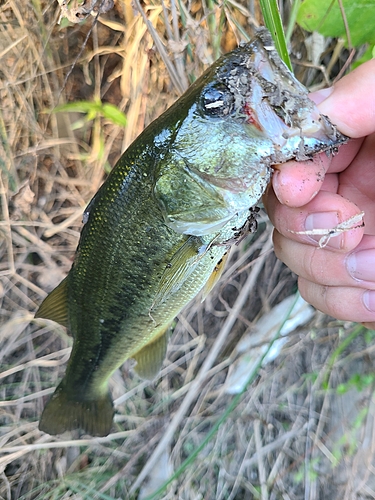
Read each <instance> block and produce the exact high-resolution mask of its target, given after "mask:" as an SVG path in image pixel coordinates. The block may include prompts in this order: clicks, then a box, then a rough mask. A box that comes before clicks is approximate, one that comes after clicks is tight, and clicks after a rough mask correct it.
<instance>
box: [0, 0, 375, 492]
mask: <svg viewBox="0 0 375 500" xmlns="http://www.w3.org/2000/svg"><path fill="white" fill-rule="evenodd" d="M250 4H251V5H252V3H250ZM143 7H144V9H145V12H146V13H147V17H148V21H149V23H150V25H151V26H152V27H153V29H152V28H151V27H150V25H149V26H148V27H146V25H145V24H144V21H143V20H142V18H141V16H140V15H139V14H137V12H136V10H134V8H133V6H132V4H131V3H130V1H128V0H125V1H124V2H120V1H118V2H116V5H115V8H114V9H113V10H112V11H110V12H109V13H108V14H107V15H106V16H105V18H103V19H102V20H99V22H98V23H97V24H96V25H94V26H93V19H89V20H88V21H87V22H86V23H85V24H84V25H83V26H80V25H75V26H73V27H72V26H69V27H63V26H58V25H57V24H56V21H57V19H58V17H59V13H58V5H57V2H42V1H40V2H39V1H38V0H34V1H31V0H28V1H24V0H8V1H6V2H2V4H1V6H0V61H1V65H0V99H1V111H0V120H1V121H0V131H1V143H2V149H0V153H1V156H0V174H1V184H0V196H1V222H0V278H1V282H0V298H1V299H0V300H1V311H0V314H1V316H0V318H1V319H0V366H1V370H0V379H1V384H0V391H1V401H0V422H1V428H0V498H1V499H7V500H9V499H19V498H23V499H28V500H29V499H36V498H41V499H47V498H48V499H68V498H69V499H76V500H78V499H102V498H103V499H115V498H116V499H119V498H120V499H127V498H132V497H133V496H134V495H135V498H136V497H137V494H138V493H134V494H133V493H130V492H133V490H134V488H135V486H137V485H138V483H139V482H140V481H139V479H140V478H142V477H143V475H144V472H147V471H148V472H150V469H152V471H153V475H154V476H155V475H156V472H158V473H159V474H160V475H161V477H162V478H164V479H167V478H168V477H169V476H170V475H171V473H172V472H173V471H175V470H177V469H178V467H179V466H180V465H181V464H182V463H183V461H184V460H185V459H186V458H187V457H188V456H189V455H190V454H191V453H192V452H193V451H194V450H195V449H196V448H197V447H198V446H199V445H200V444H201V443H202V441H203V440H204V439H205V437H206V436H207V434H208V432H209V431H210V430H211V429H212V428H213V426H214V425H215V423H216V422H217V421H218V419H219V418H220V417H221V416H222V415H223V414H224V412H225V411H226V409H227V408H228V407H229V404H230V403H231V401H232V400H233V397H234V396H232V395H231V394H229V393H228V390H227V389H228V377H229V376H230V374H231V373H232V372H233V371H235V370H236V367H237V366H238V365H239V363H240V362H241V354H240V352H239V350H238V344H239V341H240V339H242V338H244V337H246V336H247V335H248V334H249V332H251V331H253V329H254V325H255V321H256V319H257V318H258V317H259V316H260V315H261V314H262V313H264V312H265V311H269V310H270V309H271V308H272V307H273V305H274V304H276V303H278V302H280V300H281V299H283V298H284V297H287V296H288V295H290V294H291V293H292V292H293V291H294V290H295V279H294V277H293V276H292V275H291V274H290V273H289V271H288V270H286V269H285V268H284V266H282V265H281V264H280V263H279V262H277V261H276V259H275V257H274V256H273V254H272V253H271V252H265V249H266V248H267V245H269V243H268V242H269V237H270V231H271V229H270V227H269V226H268V225H267V224H266V223H265V222H264V223H262V224H261V231H260V232H259V235H258V237H257V238H256V239H254V241H252V242H249V241H247V242H243V244H242V245H241V246H240V247H239V248H237V249H236V250H235V251H234V252H233V253H232V255H231V260H230V262H229V264H228V267H227V272H226V273H225V274H224V277H223V279H222V281H221V284H220V285H219V286H218V287H217V289H216V290H215V292H214V293H213V294H212V295H211V296H210V297H209V298H208V299H207V300H206V302H205V303H203V304H201V303H200V300H199V299H197V300H196V301H195V302H194V303H193V304H192V305H191V306H190V307H189V308H187V309H186V310H185V311H184V312H183V313H181V314H180V316H179V318H178V322H177V324H176V327H175V333H174V336H173V338H172V341H171V345H170V348H169V352H168V358H167V360H166V363H165V365H164V369H163V370H162V372H161V373H160V375H159V377H158V378H157V379H156V380H155V381H154V382H152V383H150V382H142V381H140V380H139V379H138V378H137V377H136V376H135V375H134V374H133V373H132V371H131V370H130V367H129V364H125V365H124V366H123V367H122V369H121V370H119V371H118V372H117V373H116V374H115V376H114V377H113V380H112V382H111V390H112V393H113V395H114V397H115V398H117V399H116V409H117V416H116V424H115V429H116V432H114V433H113V434H111V435H110V436H108V437H106V438H101V439H81V440H79V441H77V440H76V439H75V437H76V436H74V435H73V434H69V435H67V436H61V437H51V436H49V435H46V434H43V433H42V432H40V431H39V430H38V428H37V422H38V418H39V416H40V414H41V411H42V408H43V405H44V403H45V401H46V398H47V397H48V396H49V395H50V394H51V393H52V392H53V390H54V387H55V386H56V383H57V381H58V380H59V378H60V377H61V376H62V374H63V371H64V366H65V363H66V361H67V358H68V356H69V351H70V345H71V342H70V339H69V338H68V337H67V335H66V333H65V331H64V329H63V328H62V327H59V326H57V325H56V324H53V323H47V322H46V321H40V320H39V321H36V320H33V312H34V311H35V310H36V308H37V306H38V304H40V302H41V300H42V299H43V298H44V297H45V295H46V293H47V292H49V291H50V290H51V289H52V288H53V287H54V286H55V285H56V284H57V283H58V282H59V281H60V280H61V278H62V277H63V276H64V275H65V274H66V273H67V271H68V270H69V268H70V265H71V261H72V258H73V255H74V250H75V247H76V244H77V240H78V236H79V230H80V225H81V214H82V210H83V208H84V207H85V206H86V204H87V202H88V201H89V199H90V197H91V196H92V195H93V194H94V192H95V191H96V190H97V188H98V186H99V185H100V184H101V182H102V181H103V178H104V171H105V169H108V168H109V166H110V165H113V164H114V163H115V161H116V160H117V158H118V157H119V156H120V154H121V152H122V151H123V150H124V149H125V148H126V147H127V146H128V145H129V143H130V142H131V141H132V140H133V139H134V138H135V137H136V136H137V135H138V134H139V133H140V132H141V131H142V130H143V128H144V127H145V126H146V125H147V124H148V123H149V122H150V121H151V120H152V119H154V118H155V117H156V116H158V115H159V114H160V113H161V112H162V111H163V110H164V109H165V108H166V107H167V106H168V105H170V104H171V103H172V102H173V101H174V100H175V99H176V98H177V96H178V95H179V93H180V92H181V91H182V90H183V89H184V88H186V86H187V85H188V84H189V82H191V81H192V80H193V79H194V78H195V77H196V76H197V75H199V74H200V73H201V72H202V71H203V69H204V68H205V67H206V66H207V65H208V64H209V63H210V62H212V61H213V60H214V59H215V58H216V57H217V56H218V55H219V53H220V51H227V50H230V49H231V48H232V47H233V46H235V45H236V43H237V42H238V41H240V40H243V39H244V37H245V35H246V33H247V34H248V35H249V34H251V31H252V29H253V27H254V26H255V25H256V24H257V20H258V21H259V19H260V16H259V11H258V10H257V8H254V11H251V12H250V11H248V10H247V8H248V7H247V6H245V3H237V2H235V1H228V2H226V3H224V4H223V5H221V4H220V5H218V4H214V3H212V2H211V1H210V0H207V3H206V2H203V3H200V2H186V3H175V2H174V1H173V0H171V2H168V1H166V2H164V4H163V3H161V4H159V3H157V4H153V3H151V2H149V1H148V0H146V2H145V3H144V4H143ZM285 16H286V17H287V12H286V13H285ZM86 39H87V43H86V44H85V40H86ZM158 40H161V41H162V42H163V44H164V45H163V46H164V52H163V51H162V52H160V50H161V48H162V47H163V46H162V47H161V46H160V43H158ZM292 46H293V47H295V53H297V52H298V55H299V57H301V58H302V59H299V61H300V63H301V62H302V64H299V66H298V67H297V75H298V76H299V78H300V79H303V80H304V81H305V82H308V83H309V84H312V83H314V85H316V86H319V85H321V82H323V84H324V82H325V80H327V79H328V80H329V79H331V78H332V77H333V76H334V74H335V73H334V72H335V68H336V71H337V66H338V63H337V55H338V56H339V58H338V60H339V62H340V58H345V54H343V53H342V52H340V51H338V50H336V51H335V47H336V46H335V43H334V42H331V43H330V44H326V47H325V53H324V54H323V55H321V58H320V60H319V62H318V63H317V62H315V63H314V64H311V61H309V60H308V58H307V56H306V49H305V47H306V45H305V38H304V35H303V34H302V33H301V32H300V31H299V30H296V31H295V32H294V36H293V42H292ZM332 54H334V55H335V57H336V60H334V61H333V62H332V59H331V55H332ZM305 62H306V64H305ZM73 66H74V67H73ZM98 97H99V98H101V99H102V100H103V101H106V102H111V103H113V104H116V105H117V106H119V108H120V109H122V110H123V111H124V112H125V113H126V115H127V118H128V126H127V128H126V129H125V130H124V129H121V128H120V127H118V126H115V125H113V124H111V123H108V122H105V121H104V120H103V119H101V118H96V119H95V120H93V121H92V122H86V123H83V124H82V127H81V128H78V129H76V130H75V131H72V123H73V122H76V121H77V120H79V119H80V120H81V119H82V116H75V115H70V114H69V115H68V114H63V113H59V114H51V113H49V112H46V110H51V109H53V108H55V107H56V106H57V105H58V104H61V103H64V102H68V101H73V100H82V99H94V98H98ZM254 259H255V260H254ZM250 292H251V293H250ZM352 332H353V325H350V324H342V323H338V322H335V321H332V320H330V319H329V318H326V317H324V316H322V315H320V314H315V316H314V319H313V320H312V321H311V322H310V323H309V324H308V326H305V327H304V328H303V329H301V328H300V329H299V330H297V331H294V332H293V333H291V334H290V335H289V337H290V339H289V342H288V343H287V344H286V346H285V347H284V348H283V351H282V353H281V354H280V355H279V356H278V357H277V359H276V360H275V361H273V362H272V363H270V364H268V365H267V366H265V367H264V368H262V369H260V370H259V371H258V374H257V377H256V379H255V381H254V382H253V383H252V384H251V386H250V387H249V388H248V390H247V391H246V392H245V393H244V394H243V396H242V397H241V398H239V401H238V404H237V405H236V406H235V408H234V409H233V411H232V413H231V414H230V415H229V416H228V417H227V418H226V419H225V420H224V422H223V423H222V424H221V425H220V427H219V429H218V432H217V433H216V435H214V436H213V437H212V439H210V440H209V441H208V443H207V444H206V446H204V448H203V450H201V452H200V453H199V454H198V457H197V458H196V460H195V461H193V462H192V463H191V464H190V465H189V466H188V467H187V468H186V469H185V470H184V471H183V472H182V473H181V474H180V475H179V477H178V478H177V479H176V480H175V481H174V482H173V483H172V485H171V486H170V487H169V488H168V489H167V490H166V492H164V493H163V494H162V495H159V498H165V499H167V498H168V499H176V498H180V499H183V500H190V499H191V500H197V499H204V500H214V499H215V500H219V499H220V500H224V499H226V500H228V499H231V500H234V499H237V500H239V499H252V498H254V499H260V498H262V499H264V500H265V499H270V500H272V499H279V498H283V499H292V500H295V499H298V500H299V499H309V500H313V499H326V498H330V499H331V498H332V499H334V498H344V499H348V500H351V499H357V498H358V499H365V498H374V496H375V476H374V463H373V461H372V460H373V454H374V453H373V452H374V443H373V436H374V431H373V426H374V419H375V404H374V398H373V376H372V374H373V371H374V368H373V365H374V360H375V355H374V348H373V346H372V343H373V337H372V336H371V334H370V333H367V334H365V333H360V334H359V335H358V336H356V338H355V339H353V341H352V342H351V343H350V345H348V346H347V347H346V349H345V350H342V349H340V347H339V346H340V345H342V342H343V339H345V338H347V337H348V336H350V335H351V334H352ZM352 336H353V337H354V335H352ZM337 349H338V351H337ZM340 384H341V385H340ZM337 388H338V389H339V390H337ZM343 389H346V392H343ZM155 449H157V450H159V451H160V455H159V457H157V459H156V460H155V463H156V465H153V466H152V467H150V466H151V465H152V464H153V459H154V458H155V454H152V453H153V450H155ZM142 470H143V471H144V472H141V471H142ZM137 478H138V481H137ZM144 484H145V483H144ZM159 484H160V481H159ZM132 488H133V489H132ZM143 488H144V486H143ZM150 489H151V490H152V488H151V487H150ZM142 495H143V498H144V497H145V496H146V493H145V490H144V489H143V490H142V491H141V495H140V497H142Z"/></svg>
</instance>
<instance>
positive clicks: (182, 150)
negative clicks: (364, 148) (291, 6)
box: [36, 29, 346, 436]
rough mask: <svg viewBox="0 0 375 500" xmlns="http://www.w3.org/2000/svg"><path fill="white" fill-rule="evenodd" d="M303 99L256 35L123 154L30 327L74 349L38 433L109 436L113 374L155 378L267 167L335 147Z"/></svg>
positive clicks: (243, 227) (256, 195)
mask: <svg viewBox="0 0 375 500" xmlns="http://www.w3.org/2000/svg"><path fill="white" fill-rule="evenodd" d="M307 94H308V93H307V90H306V89H305V87H304V86H303V85H301V84H300V83H299V82H298V81H297V80H296V79H295V78H294V76H293V75H292V74H291V73H290V72H289V70H288V69H287V67H286V66H285V65H284V64H283V63H282V62H281V60H280V58H279V56H278V54H277V52H276V50H275V48H274V46H273V42H272V39H271V37H270V35H269V33H268V31H267V30H265V29H260V30H259V31H258V32H257V34H256V36H255V38H254V40H253V41H252V42H251V43H248V44H245V45H242V46H240V47H239V48H237V49H235V50H234V51H233V52H231V53H229V54H227V55H224V56H223V57H221V58H220V59H219V60H218V61H216V62H215V63H214V64H213V65H212V66H211V67H210V68H209V69H208V70H207V71H206V72H205V73H204V74H203V75H202V76H201V77H200V78H199V79H198V80H197V81H196V82H195V83H194V84H193V85H192V86H191V87H190V88H189V89H188V91H187V92H186V93H185V94H184V95H183V96H182V97H181V98H180V99H178V100H177V102H176V103H175V104H174V105H173V106H172V107H171V108H169V109H168V110H167V111H166V112H165V113H164V114H163V115H161V116H160V117H159V118H158V119H157V120H155V121H154V122H153V123H151V124H150V125H149V126H148V127H147V128H146V129H145V130H144V132H143V133H142V134H141V135H140V136H139V137H138V138H137V139H136V140H135V141H134V142H133V144H132V145H131V146H130V147H129V148H128V149H127V151H126V152H125V153H124V154H123V156H122V157H121V159H120V160H119V162H118V164H117V165H116V166H115V168H114V169H113V170H112V172H111V173H110V175H109V176H108V178H107V180H106V182H105V183H104V184H103V185H102V186H101V188H100V189H99V191H98V192H97V193H96V195H95V196H94V198H93V199H92V200H91V202H90V203H89V205H88V207H87V209H86V211H85V213H84V226H83V229H82V234H81V238H80V241H79V245H78V248H77V252H76V256H75V261H74V263H73V265H72V268H71V270H70V272H69V274H68V276H67V277H66V278H65V279H64V280H63V281H62V282H61V284H60V285H59V286H58V287H57V288H56V289H55V290H54V291H52V292H51V293H50V295H49V296H48V297H47V298H46V299H45V300H44V302H43V303H42V305H41V306H40V308H39V310H38V311H37V313H36V317H42V318H49V319H52V320H55V321H57V322H59V323H61V324H62V325H65V326H66V327H67V328H68V331H69V332H70V333H71V334H72V335H73V338H74V343H73V350H72V353H71V356H70V359H69V362H68V365H67V369H66V373H65V376H64V378H63V379H62V381H61V383H60V385H59V386H58V387H57V389H56V391H55V393H54V394H53V396H52V398H51V400H50V401H49V402H48V403H47V405H46V407H45V409H44V411H43V414H42V417H41V420H40V424H39V428H40V429H41V430H43V431H45V432H48V433H49V434H59V433H62V432H64V431H66V430H72V429H82V430H83V431H84V432H86V433H89V434H92V435H97V436H104V435H106V434H108V433H109V432H110V430H111V426H112V420H113V414H114V410H113V403H112V399H111V396H110V394H109V390H108V380H109V378H110V377H111V375H112V373H113V372H114V371H115V370H116V369H117V368H118V367H119V366H120V365H121V364H122V363H123V362H124V361H125V360H126V359H128V358H134V359H135V360H136V362H137V364H136V366H135V370H136V371H137V372H138V373H139V375H140V376H141V377H144V378H153V377H154V376H155V374H156V373H157V372H158V371H159V369H160V367H161V365H162V363H163V360H164V357H165V353H166V348H167V333H166V332H167V330H168V327H169V325H170V324H171V322H172V321H173V319H174V318H175V316H176V315H177V314H178V313H179V312H180V311H181V309H182V308H183V307H184V306H185V305H186V304H188V303H189V302H190V301H191V300H192V299H193V298H194V297H195V296H196V295H197V294H198V293H199V292H200V291H202V289H203V294H204V295H205V294H207V293H208V292H209V291H210V289H211V288H212V287H213V286H214V284H215V283H216V281H217V280H218V278H219V277H220V274H221V271H222V269H223V266H224V263H225V255H226V252H227V251H228V248H229V247H230V245H232V244H233V243H235V242H236V241H238V240H239V239H241V238H242V237H243V236H244V234H246V232H247V231H248V230H249V228H252V227H253V226H254V222H253V221H254V214H253V212H252V207H254V206H255V205H256V203H257V202H258V200H259V199H260V197H261V196H262V194H263V193H264V191H265V189H266V187H267V185H268V183H269V180H270V177H271V172H272V165H274V164H279V163H283V162H285V161H287V160H289V159H292V158H296V159H297V160H305V159H308V158H311V156H312V155H313V154H315V153H317V152H320V151H324V150H330V151H332V150H333V149H334V148H335V147H336V146H337V145H339V144H340V143H342V142H345V140H346V138H345V137H344V136H342V135H341V134H340V133H339V132H337V131H336V129H335V127H334V126H333V125H332V124H331V123H330V122H329V120H328V119H327V118H326V117H324V116H321V115H320V114H319V112H318V110H317V108H316V107H315V105H314V104H313V103H312V102H311V101H310V100H309V98H308V97H307Z"/></svg>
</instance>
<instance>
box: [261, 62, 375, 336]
mask: <svg viewBox="0 0 375 500" xmlns="http://www.w3.org/2000/svg"><path fill="white" fill-rule="evenodd" d="M374 89H375V60H371V61H369V62H367V63H365V64H363V65H362V66H359V67H358V68H357V69H356V70H354V71H353V72H352V73H350V74H349V75H347V76H345V77H344V78H342V80H340V81H339V82H338V83H337V84H335V85H334V87H333V88H331V89H325V90H323V91H319V92H316V93H315V94H311V98H312V99H313V100H314V101H315V102H316V103H317V104H318V107H319V110H320V112H321V113H322V114H324V115H327V116H329V118H330V120H331V122H332V123H334V124H335V125H336V126H337V128H338V130H339V131H340V132H342V133H344V134H346V135H347V136H349V137H351V138H352V139H351V140H350V141H349V142H348V144H346V145H344V146H341V147H340V148H339V152H338V154H336V155H335V156H333V157H331V158H328V157H327V155H326V154H325V153H322V154H320V155H317V156H316V157H314V159H313V160H312V161H308V162H295V161H293V162H288V163H286V164H284V165H281V166H280V167H279V168H278V169H277V170H275V173H274V175H273V179H272V187H270V189H269V190H268V191H267V193H266V194H265V196H264V200H263V201H264V204H265V207H266V210H267V212H268V215H269V217H270V219H271V222H272V223H273V225H274V226H275V230H274V236H273V240H274V246H275V252H276V255H277V256H278V257H279V259H281V260H282V261H283V262H285V264H287V266H288V267H289V268H290V269H291V270H292V271H294V272H295V273H296V274H297V275H298V277H299V278H298V286H299V290H300V292H301V295H302V297H304V299H305V300H306V301H307V302H309V303H310V304H312V305H313V306H315V307H316V308H317V309H319V310H320V311H323V312H325V313H326V314H329V315H330V316H334V317H335V318H338V319H341V320H349V321H358V322H362V323H365V324H366V326H367V327H368V328H375V91H374ZM361 211H364V213H365V216H364V222H365V226H364V227H359V226H360V224H357V227H355V226H356V225H354V228H353V229H351V230H348V231H345V232H342V233H340V234H339V235H338V236H335V237H332V238H330V239H329V241H328V244H327V246H326V247H325V248H319V239H320V238H321V235H320V236H315V235H307V234H296V232H301V231H311V230H312V229H321V228H327V229H332V228H334V227H336V226H337V225H338V224H340V223H342V222H344V221H346V220H348V219H350V218H351V217H353V216H355V215H356V214H359V213H360V212H361Z"/></svg>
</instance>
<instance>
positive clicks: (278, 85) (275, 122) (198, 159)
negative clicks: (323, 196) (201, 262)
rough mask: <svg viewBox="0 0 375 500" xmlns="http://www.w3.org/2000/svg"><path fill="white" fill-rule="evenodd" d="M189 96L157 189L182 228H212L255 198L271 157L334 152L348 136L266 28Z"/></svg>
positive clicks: (172, 223)
mask: <svg viewBox="0 0 375 500" xmlns="http://www.w3.org/2000/svg"><path fill="white" fill-rule="evenodd" d="M187 96H188V100H189V109H188V111H187V112H186V115H185V116H184V118H183V119H181V120H180V123H179V126H178V129H177V132H176V135H175V138H174V140H173V141H172V142H171V148H170V150H169V152H168V154H167V155H166V157H165V158H164V159H163V160H162V161H161V162H160V163H159V165H158V167H157V173H156V182H155V190H154V193H155V197H156V199H157V201H158V203H159V205H160V207H161V209H162V212H163V216H164V219H165V222H166V223H167V224H168V225H169V227H171V228H172V229H173V230H174V231H177V232H180V233H183V234H190V235H196V236H203V235H208V234H210V233H212V232H213V231H218V230H220V228H222V227H224V226H225V224H227V223H228V222H229V221H230V220H231V218H232V217H235V216H236V214H238V213H239V212H244V211H246V210H248V209H250V208H251V207H253V206H254V205H256V204H257V203H258V201H259V199H260V198H261V196H262V195H263V193H264V192H265V190H266V188H267V185H268V184H269V181H270V179H271V174H272V167H273V165H276V164H282V163H285V162H286V161H288V160H291V159H296V160H299V161H301V160H308V159H311V158H312V157H313V155H314V154H316V153H319V152H322V151H328V152H334V151H335V150H336V149H337V147H338V146H339V145H340V144H343V143H344V142H346V141H347V137H345V136H344V135H342V134H341V133H340V132H338V131H337V130H336V127H335V126H334V125H332V124H331V123H330V121H329V120H328V118H327V117H325V116H322V115H320V113H319V110H318V109H317V107H316V105H315V104H314V103H313V102H312V101H311V100H310V99H309V97H308V91H307V89H306V88H305V87H304V86H303V85H302V84H301V83H299V82H298V80H296V78H295V77H294V76H293V74H292V73H291V72H290V71H289V69H288V68H287V67H286V65H285V64H284V63H283V62H282V61H281V59H280V57H279V55H278V54H277V51H276V49H275V47H274V45H273V41H272V39H271V36H270V34H269V32H268V31H267V30H265V29H260V30H259V31H258V32H257V35H256V37H255V38H254V40H253V41H252V42H250V43H248V44H245V45H243V46H240V47H239V48H237V49H235V50H234V51H232V52H231V53H229V54H227V55H225V56H223V57H222V58H221V59H219V60H218V61H217V62H216V63H215V64H214V65H213V66H212V67H211V68H210V69H209V70H208V71H207V72H206V73H205V74H204V75H203V76H202V77H201V78H200V79H199V80H197V82H196V83H195V84H194V85H193V86H192V87H191V90H190V91H188V94H187ZM178 103H179V101H177V103H176V105H175V106H173V107H172V108H171V110H172V113H176V112H177V111H178V109H179V107H178V106H179V104H178ZM183 104H184V100H182V101H181V106H183ZM244 217H245V215H244Z"/></svg>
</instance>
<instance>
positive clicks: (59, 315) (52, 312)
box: [34, 277, 68, 326]
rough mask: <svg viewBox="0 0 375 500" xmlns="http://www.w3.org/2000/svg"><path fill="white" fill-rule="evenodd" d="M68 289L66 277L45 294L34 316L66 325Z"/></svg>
mask: <svg viewBox="0 0 375 500" xmlns="http://www.w3.org/2000/svg"><path fill="white" fill-rule="evenodd" d="M67 294H68V291H67V277H66V278H64V279H63V280H62V282H61V283H60V284H59V285H57V287H56V288H55V289H54V290H52V292H51V293H50V294H49V295H47V297H46V298H45V299H44V300H43V302H42V303H41V305H40V307H39V309H38V310H37V312H36V313H35V316H34V317H35V318H45V319H51V320H52V321H56V323H60V325H62V326H68V295H67Z"/></svg>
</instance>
